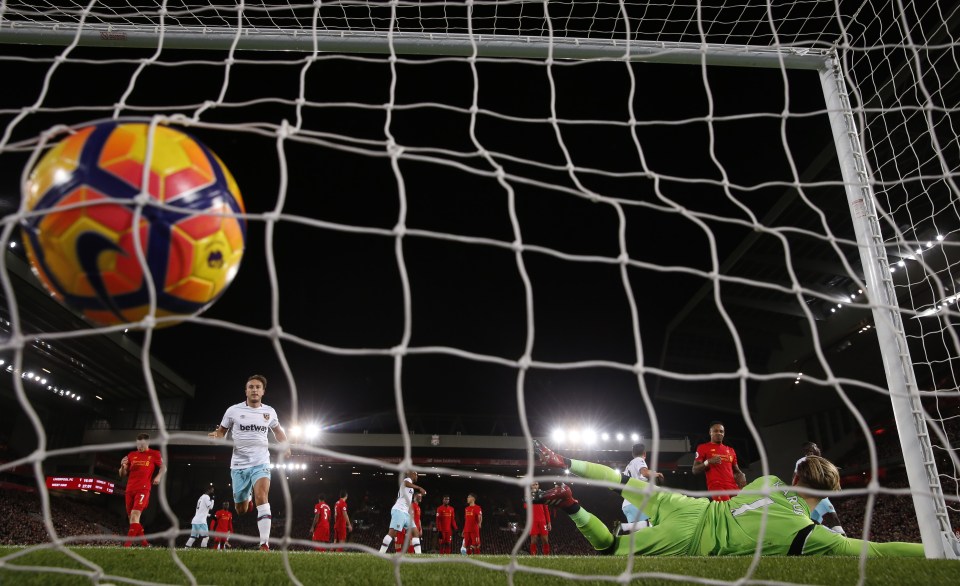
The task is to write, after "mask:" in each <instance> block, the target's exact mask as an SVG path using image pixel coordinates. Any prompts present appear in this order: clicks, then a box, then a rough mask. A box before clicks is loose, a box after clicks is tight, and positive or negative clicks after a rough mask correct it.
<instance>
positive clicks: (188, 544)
mask: <svg viewBox="0 0 960 586" xmlns="http://www.w3.org/2000/svg"><path fill="white" fill-rule="evenodd" d="M194 541H196V539H194V538H193V537H191V538H190V539H188V540H187V547H193V542H194Z"/></svg>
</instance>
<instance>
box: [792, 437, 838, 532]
mask: <svg viewBox="0 0 960 586" xmlns="http://www.w3.org/2000/svg"><path fill="white" fill-rule="evenodd" d="M800 453H801V454H803V457H802V458H800V459H799V460H797V463H796V464H795V465H794V467H793V475H794V476H796V475H797V471H798V470H799V469H800V464H801V463H803V461H804V460H806V459H807V456H821V455H822V454H821V452H820V446H818V445H817V444H816V443H815V442H804V443H803V444H802V445H801V446H800ZM810 519H812V520H813V522H814V523H817V524H819V525H823V526H824V527H825V528H827V529H829V530H830V531H833V532H834V533H839V534H840V535H843V536H846V535H847V532H846V531H844V530H843V525H841V524H840V516H839V515H837V510H836V509H835V508H834V507H833V503H831V502H830V499H829V498H827V497H824V498H822V499H820V502H819V503H817V506H816V507H815V508H814V509H813V510H811V511H810Z"/></svg>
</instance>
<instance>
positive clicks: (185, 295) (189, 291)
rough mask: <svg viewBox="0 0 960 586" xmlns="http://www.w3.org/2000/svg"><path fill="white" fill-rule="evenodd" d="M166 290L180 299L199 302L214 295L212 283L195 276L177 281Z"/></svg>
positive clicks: (205, 300) (203, 301)
mask: <svg viewBox="0 0 960 586" xmlns="http://www.w3.org/2000/svg"><path fill="white" fill-rule="evenodd" d="M167 292H168V293H170V294H171V295H174V296H176V297H179V298H180V299H186V300H188V301H195V302H197V303H199V304H203V303H206V302H207V301H209V300H211V299H213V297H214V296H215V293H214V284H213V283H211V282H210V281H205V280H202V279H198V278H196V277H190V278H188V279H186V280H185V281H183V282H181V283H178V284H177V285H175V286H174V287H172V288H171V289H169V290H168V291H167Z"/></svg>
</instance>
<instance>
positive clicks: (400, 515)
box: [380, 470, 427, 553]
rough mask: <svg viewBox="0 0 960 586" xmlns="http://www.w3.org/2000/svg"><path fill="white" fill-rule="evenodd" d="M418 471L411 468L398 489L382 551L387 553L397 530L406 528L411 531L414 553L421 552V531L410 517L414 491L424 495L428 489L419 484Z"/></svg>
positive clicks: (411, 543)
mask: <svg viewBox="0 0 960 586" xmlns="http://www.w3.org/2000/svg"><path fill="white" fill-rule="evenodd" d="M416 482H417V473H416V472H414V471H413V470H410V471H408V472H406V473H405V474H404V479H403V483H402V484H401V485H400V490H399V491H397V502H395V503H394V504H393V508H391V509H390V529H388V530H387V534H386V535H384V536H383V543H382V544H381V545H380V553H387V549H388V548H389V547H390V544H391V543H392V542H393V540H394V538H396V536H397V531H402V530H403V529H406V530H407V531H409V532H410V535H411V537H412V538H411V539H410V545H412V546H413V552H414V553H420V531H418V530H417V525H416V523H414V522H413V519H411V518H410V503H411V502H412V501H413V492H414V491H417V492H419V493H420V494H421V496H422V495H425V494H427V491H425V490H423V488H422V487H420V486H417V485H416V484H415V483H416Z"/></svg>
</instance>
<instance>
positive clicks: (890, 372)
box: [820, 56, 960, 559]
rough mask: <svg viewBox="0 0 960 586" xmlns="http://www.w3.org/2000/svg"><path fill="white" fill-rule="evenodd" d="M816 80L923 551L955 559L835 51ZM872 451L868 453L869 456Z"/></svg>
mask: <svg viewBox="0 0 960 586" xmlns="http://www.w3.org/2000/svg"><path fill="white" fill-rule="evenodd" d="M820 79H821V82H822V86H823V94H824V100H825V101H826V104H827V110H828V111H829V116H830V125H831V128H832V129H833V134H834V140H835V144H836V148H837V155H838V158H839V160H840V169H841V172H842V174H843V181H844V185H845V187H846V196H847V201H848V203H849V205H850V213H851V215H852V217H853V226H854V231H855V233H856V237H857V244H858V247H859V250H860V259H861V263H862V265H863V274H864V280H865V286H866V295H867V297H868V299H870V301H871V309H872V312H873V317H874V320H873V321H874V325H875V327H876V329H877V337H878V339H879V342H880V352H881V356H882V359H883V367H884V372H885V374H886V379H887V386H888V388H889V391H890V401H891V403H892V405H893V414H894V418H895V420H896V422H897V429H898V430H899V431H900V433H899V438H900V445H901V448H902V450H903V459H904V465H905V466H906V469H907V475H908V477H909V479H910V485H911V487H916V488H918V489H920V490H915V491H914V492H913V494H912V496H913V505H914V508H915V509H916V511H917V520H918V522H919V525H920V532H921V535H922V537H923V545H924V551H925V552H926V554H927V557H929V558H950V559H957V558H958V557H960V549H958V540H957V539H956V536H955V535H954V533H953V530H952V528H951V527H950V518H949V515H948V513H947V506H946V501H945V500H944V495H943V489H942V487H941V485H940V476H939V472H938V471H937V465H936V462H935V461H934V453H933V448H932V446H931V441H930V440H931V433H930V430H929V429H928V427H927V422H926V414H925V412H924V409H923V406H922V405H921V402H920V394H919V392H918V387H917V381H916V377H915V376H914V373H913V368H914V362H913V359H912V358H911V356H910V348H909V346H908V343H907V336H906V332H905V330H904V327H903V318H902V316H901V311H902V310H901V309H900V307H899V302H898V301H897V296H896V292H895V291H894V285H893V279H892V277H891V272H890V262H889V260H888V258H887V252H886V247H885V246H884V238H883V235H882V230H881V228H880V219H879V217H878V211H877V204H876V200H875V197H874V194H873V191H872V189H871V187H870V186H871V185H872V184H873V182H874V179H873V178H872V177H871V176H870V171H869V168H870V167H869V164H868V162H867V159H866V157H865V156H864V154H863V150H862V148H861V144H862V143H861V140H862V137H861V134H860V132H858V130H857V124H856V120H855V119H854V115H853V111H852V109H851V106H850V99H849V93H848V91H847V89H846V84H845V79H844V76H843V71H842V68H841V66H840V62H839V59H838V58H837V57H836V56H834V58H831V59H828V60H825V61H824V62H823V66H822V67H821V69H820ZM875 457H876V455H875V454H871V460H872V459H873V458H875Z"/></svg>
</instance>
